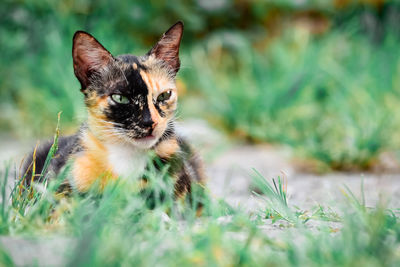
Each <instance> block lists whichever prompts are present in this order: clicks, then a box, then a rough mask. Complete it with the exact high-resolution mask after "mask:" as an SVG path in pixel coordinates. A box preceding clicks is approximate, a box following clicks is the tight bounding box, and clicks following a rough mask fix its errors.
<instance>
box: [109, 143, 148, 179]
mask: <svg viewBox="0 0 400 267" xmlns="http://www.w3.org/2000/svg"><path fill="white" fill-rule="evenodd" d="M106 149H107V160H108V165H109V167H110V168H111V169H112V172H113V173H114V174H116V175H118V176H120V177H122V178H131V177H138V176H139V175H141V174H142V173H143V171H144V169H145V167H146V163H147V157H146V152H145V151H143V150H139V149H137V148H135V147H132V146H130V145H115V144H110V145H107V146H106Z"/></svg>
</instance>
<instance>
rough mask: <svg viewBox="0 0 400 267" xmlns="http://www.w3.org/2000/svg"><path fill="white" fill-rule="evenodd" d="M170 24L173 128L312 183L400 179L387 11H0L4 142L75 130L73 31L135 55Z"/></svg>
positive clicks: (227, 5) (348, 1) (111, 5)
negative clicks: (175, 40) (282, 151)
mask: <svg viewBox="0 0 400 267" xmlns="http://www.w3.org/2000/svg"><path fill="white" fill-rule="evenodd" d="M177 20H183V21H184V23H185V32H184V38H183V43H182V46H181V60H182V66H183V67H182V69H181V71H180V73H179V77H178V87H179V91H180V110H179V117H180V119H181V120H183V121H185V120H191V118H195V119H196V120H199V119H200V121H205V122H207V124H208V125H211V127H212V128H215V129H217V130H218V131H219V132H222V133H223V135H224V136H226V137H228V139H229V140H231V141H233V142H239V143H245V144H260V143H262V144H273V145H275V144H276V145H279V146H283V147H285V148H287V149H289V150H290V151H292V152H293V155H294V158H296V159H297V161H299V162H301V163H299V164H300V165H302V166H305V168H309V169H312V170H313V171H317V172H324V171H327V170H346V171H347V170H373V169H376V168H377V167H376V166H381V165H382V162H384V163H385V162H386V163H387V162H390V164H391V166H392V165H394V166H397V165H398V162H399V157H398V155H397V154H398V151H399V148H400V144H399V142H400V137H399V134H400V131H399V130H400V117H399V116H400V49H399V48H400V27H399V25H400V4H399V3H397V1H384V0H364V1H361V0H359V1H352V0H332V1H325V0H269V1H268V0H231V1H230V0H170V1H154V0H153V1H151V0H150V1H149V0H136V1H103V0H96V1H95V0H66V1H50V0H36V1H28V0H18V1H11V0H2V1H1V2H0V25H1V27H0V53H1V61H0V131H1V138H2V139H3V141H4V142H6V141H7V140H8V138H12V139H17V140H21V141H23V140H35V139H41V138H44V137H46V136H52V134H53V133H54V129H55V126H56V123H57V113H58V112H59V111H62V116H61V128H62V133H63V134H68V133H73V132H74V131H76V129H77V128H78V127H79V123H80V122H82V121H84V118H85V108H84V106H83V101H82V100H83V96H82V95H81V93H80V92H79V88H80V87H79V83H78V81H77V80H76V78H75V76H74V74H73V69H72V58H71V47H72V36H73V34H74V32H75V31H76V30H85V31H88V32H90V33H92V34H93V35H94V36H95V37H96V38H97V39H98V40H99V41H100V42H101V43H102V44H103V45H104V46H105V47H106V48H107V49H108V50H109V51H111V52H112V53H113V54H114V55H118V54H123V53H133V54H136V55H141V54H144V53H145V52H147V51H148V50H149V49H150V48H151V46H152V45H153V44H154V43H155V42H156V41H157V40H158V38H159V37H160V36H161V34H162V33H163V32H164V31H165V30H167V29H168V28H169V26H170V25H172V24H173V23H175V22H176V21H177ZM206 138H207V137H206ZM3 150H4V149H3ZM390 164H389V165H390ZM383 165H385V164H383ZM249 167H251V166H249Z"/></svg>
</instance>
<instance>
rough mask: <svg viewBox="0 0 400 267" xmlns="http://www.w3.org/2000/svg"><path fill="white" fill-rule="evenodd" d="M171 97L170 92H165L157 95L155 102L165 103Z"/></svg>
mask: <svg viewBox="0 0 400 267" xmlns="http://www.w3.org/2000/svg"><path fill="white" fill-rule="evenodd" d="M171 95H172V91H171V90H168V91H165V92H164V93H161V94H159V95H158V97H157V102H164V101H167V100H168V99H170V97H171Z"/></svg>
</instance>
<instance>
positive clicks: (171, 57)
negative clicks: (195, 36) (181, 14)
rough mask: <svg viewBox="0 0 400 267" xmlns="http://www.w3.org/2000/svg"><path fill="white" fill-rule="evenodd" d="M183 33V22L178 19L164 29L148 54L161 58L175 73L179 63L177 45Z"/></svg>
mask: <svg viewBox="0 0 400 267" xmlns="http://www.w3.org/2000/svg"><path fill="white" fill-rule="evenodd" d="M182 34H183V22H182V21H178V22H177V23H175V24H174V25H173V26H172V27H171V28H169V29H168V31H166V32H165V33H164V34H163V36H162V37H161V39H160V41H158V43H157V44H156V45H155V46H154V47H153V48H152V49H151V50H150V51H149V53H148V55H154V56H155V57H156V58H157V59H160V60H163V61H164V62H165V63H166V64H167V66H168V67H169V68H170V69H171V70H172V71H173V73H174V74H176V73H177V72H178V70H179V67H180V65H181V63H180V60H179V46H180V44H181V40H182Z"/></svg>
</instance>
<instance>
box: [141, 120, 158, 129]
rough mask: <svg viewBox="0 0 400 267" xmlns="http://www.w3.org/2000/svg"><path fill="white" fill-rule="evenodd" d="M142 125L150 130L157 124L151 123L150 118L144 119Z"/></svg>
mask: <svg viewBox="0 0 400 267" xmlns="http://www.w3.org/2000/svg"><path fill="white" fill-rule="evenodd" d="M142 123H143V126H144V127H149V128H150V127H151V128H152V129H154V128H155V127H156V126H157V124H158V122H156V121H153V120H152V119H151V118H150V119H146V118H144V119H143V122H142Z"/></svg>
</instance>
